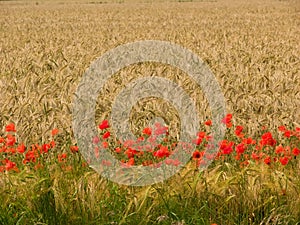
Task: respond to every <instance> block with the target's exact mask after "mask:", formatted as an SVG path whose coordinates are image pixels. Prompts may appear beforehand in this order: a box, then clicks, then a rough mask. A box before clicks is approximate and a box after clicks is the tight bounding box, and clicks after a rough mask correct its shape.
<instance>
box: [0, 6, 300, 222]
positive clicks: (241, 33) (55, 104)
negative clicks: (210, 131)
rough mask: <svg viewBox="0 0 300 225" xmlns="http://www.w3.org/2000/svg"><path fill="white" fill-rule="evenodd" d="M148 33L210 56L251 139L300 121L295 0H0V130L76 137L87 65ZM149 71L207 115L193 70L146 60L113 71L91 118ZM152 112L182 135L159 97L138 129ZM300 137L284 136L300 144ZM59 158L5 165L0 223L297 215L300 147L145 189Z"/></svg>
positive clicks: (143, 110) (289, 218)
mask: <svg viewBox="0 0 300 225" xmlns="http://www.w3.org/2000/svg"><path fill="white" fill-rule="evenodd" d="M141 40H161V41H169V42H172V43H175V44H178V45H181V46H183V47H185V48H188V49H190V50H191V51H193V52H194V53H195V54H197V55H198V56H199V57H200V58H201V59H202V60H204V61H205V62H206V63H207V65H208V66H209V67H210V69H211V71H212V72H213V74H214V75H215V77H216V80H217V81H218V83H219V85H220V88H221V90H222V92H223V94H224V97H225V100H226V109H227V112H228V113H231V114H233V124H234V125H241V126H243V127H244V131H245V133H247V134H248V135H250V136H252V137H253V138H254V139H257V140H258V139H259V137H260V135H261V132H262V127H263V126H265V128H264V129H267V130H269V131H271V132H274V133H278V126H280V125H285V126H286V128H287V129H291V130H292V129H295V127H300V109H299V106H300V54H299V52H300V41H299V40H300V3H299V1H289V0H287V1H277V0H267V1H258V0H256V1H235V0H232V1H231V0H228V1H221V0H220V1H219V0H215V1H196V2H185V1H182V2H176V1H156V2H153V1H143V2H141V1H139V2H138V1H126V0H124V1H114V2H112V1H98V0H95V1H84V0H78V1H76V0H72V1H67V0H65V1H62V0H61V1H59V0H56V1H39V0H36V1H0V94H1V95H0V127H1V130H0V137H4V136H5V130H4V129H2V128H4V127H5V126H6V125H7V124H8V123H14V124H15V126H16V128H17V138H18V140H20V143H21V142H22V143H24V144H25V145H26V146H30V145H31V144H33V143H37V144H42V143H45V142H47V141H48V140H50V139H51V138H52V137H51V131H52V130H53V129H56V128H57V129H59V134H58V135H57V136H56V137H55V138H56V139H55V141H56V142H57V145H56V147H55V149H54V150H53V151H57V152H58V153H62V152H64V149H67V148H69V146H70V145H75V143H76V140H75V139H74V137H73V131H72V102H73V99H74V93H75V91H76V88H77V86H78V84H79V82H80V79H81V77H82V76H83V74H84V72H85V71H86V70H87V69H88V68H89V66H90V64H91V63H92V62H93V61H94V60H95V59H97V58H98V57H100V56H101V55H102V54H103V53H105V52H106V51H108V50H111V49H113V48H115V47H117V46H119V45H121V44H125V43H130V42H134V41H141ZM146 76H162V77H166V78H168V79H171V80H173V81H175V82H176V83H178V84H180V86H182V87H183V88H184V89H185V90H186V92H187V93H188V94H189V95H190V96H191V98H192V99H193V100H194V101H195V102H196V107H197V110H198V112H199V119H200V121H202V122H203V121H206V120H208V119H209V118H211V112H210V109H209V104H208V102H207V100H206V98H205V96H204V94H203V93H202V91H201V88H200V87H198V86H197V84H196V83H194V82H193V81H192V80H191V79H190V78H189V76H188V75H187V74H185V73H184V72H182V71H181V70H179V69H178V68H174V67H172V66H168V65H163V64H159V63H141V64H135V65H131V66H128V67H126V68H124V69H122V70H121V71H119V72H118V73H117V74H115V75H114V76H113V77H112V78H111V79H109V80H108V81H107V83H106V84H105V86H104V88H103V89H102V91H101V92H100V94H99V98H98V101H97V107H96V124H95V126H96V125H97V124H99V123H100V122H101V121H102V120H104V119H107V118H108V115H109V113H110V111H111V106H112V102H113V99H114V98H115V97H116V95H117V94H118V92H120V90H122V88H124V87H125V85H126V84H128V83H130V82H131V81H132V80H133V79H135V78H137V77H146ZM154 116H161V117H163V118H164V119H165V121H166V122H167V123H168V126H169V127H170V130H171V135H174V136H176V133H172V131H174V130H175V131H176V128H178V126H179V125H178V124H179V123H180V121H179V118H178V114H177V113H176V110H175V109H174V108H173V107H172V105H170V104H169V103H167V102H165V101H162V100H161V99H154V98H149V99H145V100H143V101H140V102H138V104H137V105H136V106H135V107H134V108H133V110H132V113H131V120H130V121H131V123H132V130H133V131H134V132H135V133H136V134H141V131H142V129H143V128H144V127H145V126H146V125H147V124H148V122H149V121H150V120H151V119H152V118H153V117H154ZM112 133H113V131H112ZM278 138H279V136H278ZM295 140H296V141H295V142H292V141H286V142H284V144H286V145H290V146H291V147H294V148H300V145H299V143H300V142H299V140H298V139H297V138H295ZM0 147H1V142H0ZM79 151H80V150H79ZM0 154H1V151H0ZM53 154H54V155H53V156H51V157H53V158H54V157H56V156H57V155H56V153H53ZM295 155H296V154H295ZM7 157H10V155H7V154H3V156H2V155H1V158H0V159H1V160H4V159H5V158H7ZM51 157H50V158H45V159H43V160H44V161H43V162H45V165H47V166H45V169H44V170H42V171H38V172H36V171H35V170H34V169H33V168H27V167H24V168H23V167H22V168H23V169H22V170H21V172H20V171H19V172H16V173H15V172H12V173H7V172H8V171H5V172H4V173H1V177H0V196H1V198H0V200H1V202H2V203H1V204H2V206H1V207H2V208H0V211H1V212H0V223H1V224H17V222H18V224H178V225H179V224H213V223H216V224H219V225H220V224H293V225H294V224H300V222H299V221H300V198H299V196H300V173H299V171H300V162H299V157H300V156H297V157H298V158H296V156H295V157H294V161H293V162H291V163H290V165H289V164H288V165H287V166H289V167H285V168H282V167H280V166H279V167H277V166H274V167H270V166H268V165H265V164H262V165H260V164H259V165H257V164H255V163H254V164H253V165H252V164H251V165H250V167H247V168H246V169H245V168H244V169H240V168H239V167H238V168H236V167H234V163H233V161H230V160H229V162H225V161H224V162H223V163H216V164H212V167H210V169H209V170H208V171H205V172H204V173H201V174H200V175H199V174H198V173H195V171H194V169H187V170H185V171H183V172H182V173H180V174H178V175H176V176H175V178H172V179H171V180H168V181H167V182H166V183H164V184H158V185H154V186H150V187H143V188H133V187H124V186H118V185H116V184H114V183H112V182H109V181H107V180H105V179H104V178H101V177H100V176H99V175H98V174H97V173H95V172H94V171H93V170H91V169H89V168H88V167H82V166H81V164H84V160H83V159H82V158H81V156H80V155H79V154H76V155H75V154H74V155H73V156H72V159H70V162H71V163H70V165H71V166H72V168H73V172H70V171H69V172H68V171H65V170H64V169H61V167H60V166H57V167H55V166H53V165H52V164H53V163H50V161H51V160H52V158H51ZM70 158H71V157H70ZM51 162H53V160H52V161H51ZM57 164H59V163H57ZM178 183H181V184H182V185H178ZM282 186H284V188H283V187H282ZM287 190H289V191H287ZM282 193H283V194H282Z"/></svg>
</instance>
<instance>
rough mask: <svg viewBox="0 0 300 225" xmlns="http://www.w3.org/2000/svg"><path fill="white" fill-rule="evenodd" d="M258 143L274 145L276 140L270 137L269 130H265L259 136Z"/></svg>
mask: <svg viewBox="0 0 300 225" xmlns="http://www.w3.org/2000/svg"><path fill="white" fill-rule="evenodd" d="M260 144H261V145H262V146H265V145H270V146H274V145H275V144H276V140H275V139H274V138H273V137H272V134H271V132H266V133H264V134H263V135H262V136H261V141H260Z"/></svg>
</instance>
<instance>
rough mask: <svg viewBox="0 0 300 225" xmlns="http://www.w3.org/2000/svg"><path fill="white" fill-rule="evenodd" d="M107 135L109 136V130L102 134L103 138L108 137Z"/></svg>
mask: <svg viewBox="0 0 300 225" xmlns="http://www.w3.org/2000/svg"><path fill="white" fill-rule="evenodd" d="M109 136H110V132H109V131H107V132H105V133H104V134H103V135H102V137H103V139H107V138H109Z"/></svg>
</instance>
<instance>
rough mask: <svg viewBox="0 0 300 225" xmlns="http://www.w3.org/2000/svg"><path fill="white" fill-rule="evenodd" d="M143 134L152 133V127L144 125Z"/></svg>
mask: <svg viewBox="0 0 300 225" xmlns="http://www.w3.org/2000/svg"><path fill="white" fill-rule="evenodd" d="M143 134H146V135H148V136H150V135H151V134H152V129H151V128H150V127H146V128H145V129H144V130H143Z"/></svg>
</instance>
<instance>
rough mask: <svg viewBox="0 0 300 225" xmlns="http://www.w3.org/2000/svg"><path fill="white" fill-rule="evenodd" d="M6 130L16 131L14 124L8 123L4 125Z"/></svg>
mask: <svg viewBox="0 0 300 225" xmlns="http://www.w3.org/2000/svg"><path fill="white" fill-rule="evenodd" d="M5 131H6V132H16V128H15V124H13V123H10V124H8V125H7V126H6V127H5Z"/></svg>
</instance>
